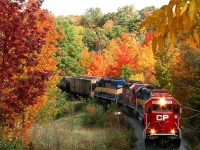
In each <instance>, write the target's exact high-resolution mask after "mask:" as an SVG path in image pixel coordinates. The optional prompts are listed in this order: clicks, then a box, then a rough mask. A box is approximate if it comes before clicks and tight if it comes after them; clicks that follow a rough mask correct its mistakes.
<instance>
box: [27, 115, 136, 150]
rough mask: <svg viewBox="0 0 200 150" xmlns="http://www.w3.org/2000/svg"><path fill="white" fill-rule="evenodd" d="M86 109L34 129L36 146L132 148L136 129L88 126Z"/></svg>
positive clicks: (38, 149)
mask: <svg viewBox="0 0 200 150" xmlns="http://www.w3.org/2000/svg"><path fill="white" fill-rule="evenodd" d="M82 115H83V113H79V114H75V115H73V116H69V117H65V118H61V119H59V120H56V121H53V122H50V123H48V124H45V125H36V126H35V127H34V128H33V129H32V131H31V136H32V142H31V144H30V148H31V149H32V150H118V149H127V150H128V149H131V146H130V143H131V142H132V139H133V132H132V131H131V130H130V129H120V130H119V129H118V128H116V127H107V128H85V127H82V125H81V116H82Z"/></svg>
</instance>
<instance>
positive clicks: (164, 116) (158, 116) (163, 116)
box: [156, 115, 169, 121]
mask: <svg viewBox="0 0 200 150" xmlns="http://www.w3.org/2000/svg"><path fill="white" fill-rule="evenodd" d="M168 118H169V115H157V116H156V120H158V121H165V119H168Z"/></svg>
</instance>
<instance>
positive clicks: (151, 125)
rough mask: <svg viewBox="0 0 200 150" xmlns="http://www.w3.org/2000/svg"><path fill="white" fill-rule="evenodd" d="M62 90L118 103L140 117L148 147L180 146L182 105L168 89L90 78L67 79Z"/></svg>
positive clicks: (112, 79)
mask: <svg viewBox="0 0 200 150" xmlns="http://www.w3.org/2000/svg"><path fill="white" fill-rule="evenodd" d="M64 83H65V85H64V87H63V89H65V90H66V91H67V92H71V93H74V94H78V95H83V96H90V97H97V98H98V100H99V101H103V102H107V103H112V102H115V103H117V104H119V105H120V106H122V107H123V108H126V110H128V111H131V112H133V113H134V114H137V116H138V118H139V120H141V122H142V123H143V125H144V130H143V138H144V140H145V144H149V143H153V142H155V141H159V142H161V143H171V144H173V145H174V146H176V147H179V146H180V144H181V139H182V135H181V129H180V128H181V124H180V119H181V105H180V103H179V102H178V101H177V100H176V99H174V98H173V96H172V95H171V94H170V93H169V91H168V90H166V89H162V88H160V87H157V86H151V85H149V84H145V83H142V82H140V81H125V80H124V79H120V78H98V77H88V76H78V77H67V78H65V82H64Z"/></svg>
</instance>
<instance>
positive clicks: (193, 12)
mask: <svg viewBox="0 0 200 150" xmlns="http://www.w3.org/2000/svg"><path fill="white" fill-rule="evenodd" d="M189 10H190V20H191V22H193V21H194V18H195V15H196V12H197V7H196V1H195V0H191V2H190V7H189Z"/></svg>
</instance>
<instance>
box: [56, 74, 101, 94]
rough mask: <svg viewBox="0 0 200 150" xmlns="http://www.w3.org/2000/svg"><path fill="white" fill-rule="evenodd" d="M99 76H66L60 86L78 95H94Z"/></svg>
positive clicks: (63, 89)
mask: <svg viewBox="0 0 200 150" xmlns="http://www.w3.org/2000/svg"><path fill="white" fill-rule="evenodd" d="M98 79H99V78H98V77H94V76H66V77H64V78H63V79H62V80H61V82H60V84H59V85H58V87H59V88H60V89H61V90H62V91H66V92H67V93H71V94H75V95H77V96H86V97H94V92H95V87H96V82H97V80H98Z"/></svg>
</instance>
